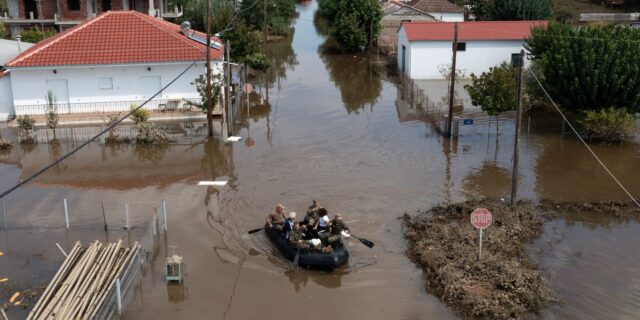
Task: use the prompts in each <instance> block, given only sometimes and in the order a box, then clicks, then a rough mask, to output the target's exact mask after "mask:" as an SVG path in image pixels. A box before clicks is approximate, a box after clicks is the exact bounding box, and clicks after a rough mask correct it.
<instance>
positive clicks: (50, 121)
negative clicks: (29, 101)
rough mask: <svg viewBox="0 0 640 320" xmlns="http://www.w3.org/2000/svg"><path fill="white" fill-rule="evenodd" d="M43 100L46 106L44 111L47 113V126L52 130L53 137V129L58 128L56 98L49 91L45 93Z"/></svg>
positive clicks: (58, 118) (58, 117)
mask: <svg viewBox="0 0 640 320" xmlns="http://www.w3.org/2000/svg"><path fill="white" fill-rule="evenodd" d="M45 99H46V100H47V105H46V106H45V111H46V113H47V126H48V127H49V128H51V129H53V130H54V131H53V136H54V137H55V129H56V127H57V126H58V120H60V116H59V115H58V107H57V106H56V97H55V96H54V95H53V92H51V90H49V91H47V95H46V96H45Z"/></svg>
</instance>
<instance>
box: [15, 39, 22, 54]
mask: <svg viewBox="0 0 640 320" xmlns="http://www.w3.org/2000/svg"><path fill="white" fill-rule="evenodd" d="M20 40H22V36H21V35H17V36H16V44H17V45H18V54H21V53H22V48H20Z"/></svg>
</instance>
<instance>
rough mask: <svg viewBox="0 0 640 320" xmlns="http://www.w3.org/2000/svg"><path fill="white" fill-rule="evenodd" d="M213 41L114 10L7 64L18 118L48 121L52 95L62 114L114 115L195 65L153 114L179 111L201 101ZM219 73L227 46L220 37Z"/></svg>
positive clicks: (154, 105) (215, 49)
mask: <svg viewBox="0 0 640 320" xmlns="http://www.w3.org/2000/svg"><path fill="white" fill-rule="evenodd" d="M205 51H206V36H204V35H203V34H201V33H196V32H194V31H192V30H190V29H189V28H188V26H187V25H185V26H184V28H182V29H181V27H180V26H178V25H176V24H172V23H169V22H165V21H163V20H160V19H156V18H153V17H151V16H148V15H146V14H142V13H139V12H135V11H108V12H106V13H103V14H101V15H100V16H98V17H96V18H94V19H92V20H89V21H88V22H85V23H83V24H81V25H79V26H77V27H74V28H71V29H69V30H67V31H65V32H62V33H59V34H57V35H55V36H53V37H51V38H49V39H46V40H44V41H42V42H40V43H38V44H37V45H35V46H34V47H32V48H30V49H29V50H27V51H25V52H23V53H22V54H21V55H20V56H18V57H17V58H15V59H14V60H13V61H11V62H9V63H8V64H7V68H8V69H9V70H10V72H11V83H12V94H13V101H14V108H15V114H16V115H24V114H32V115H42V114H44V112H45V105H46V103H47V101H46V96H47V93H48V92H49V91H51V92H52V93H53V95H54V97H55V100H56V105H57V109H58V112H59V113H60V114H70V113H109V112H122V111H127V110H128V109H129V106H130V105H132V104H136V105H140V104H141V103H142V102H144V101H145V100H147V99H149V98H151V97H152V96H153V95H154V94H156V93H157V92H158V91H159V90H160V89H161V88H162V87H164V86H166V85H167V84H168V83H169V82H170V81H172V80H173V79H174V78H175V77H176V76H178V75H179V74H180V73H181V72H183V71H184V70H185V69H186V68H187V67H188V66H189V65H191V64H192V63H193V62H194V61H196V64H195V65H193V66H192V67H191V68H190V69H189V70H188V71H187V72H186V73H185V74H184V75H183V76H182V77H181V78H179V79H178V80H177V81H176V82H175V83H173V84H172V85H171V86H169V87H168V88H167V89H166V90H165V91H163V92H162V93H161V94H160V95H158V96H156V98H154V99H153V100H152V101H151V103H149V104H148V105H146V106H145V109H162V108H179V107H180V106H181V105H182V104H183V102H184V100H192V99H199V98H200V96H199V95H198V92H197V90H196V86H195V85H194V84H193V82H194V80H195V79H196V78H197V77H199V76H200V75H202V74H204V72H205V68H204V66H205V57H206V56H205ZM211 57H212V60H213V61H212V63H213V68H214V70H215V72H221V71H220V70H221V68H222V59H223V48H222V45H221V43H220V40H218V39H217V38H214V39H212V49H211Z"/></svg>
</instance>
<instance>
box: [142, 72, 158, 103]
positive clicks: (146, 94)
mask: <svg viewBox="0 0 640 320" xmlns="http://www.w3.org/2000/svg"><path fill="white" fill-rule="evenodd" d="M160 85H161V83H160V76H144V77H140V96H142V98H143V99H149V98H151V97H152V96H153V95H154V94H156V93H157V92H158V91H160V88H161V86H160Z"/></svg>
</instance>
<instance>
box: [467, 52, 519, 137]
mask: <svg viewBox="0 0 640 320" xmlns="http://www.w3.org/2000/svg"><path fill="white" fill-rule="evenodd" d="M517 77H518V72H517V70H516V69H515V68H514V67H513V66H511V64H508V63H506V62H503V63H502V64H501V65H499V66H495V67H492V68H490V69H489V72H483V73H482V74H481V75H480V76H476V75H475V74H473V73H472V74H471V82H472V83H471V84H470V85H465V86H464V88H465V89H466V90H467V92H469V96H470V97H471V103H472V104H473V105H474V106H480V108H481V109H482V111H484V112H486V113H487V114H489V115H491V116H495V117H496V118H497V117H498V116H500V114H501V113H503V112H505V111H508V110H513V109H515V107H516V103H517V99H518V91H517ZM496 129H498V126H496Z"/></svg>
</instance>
